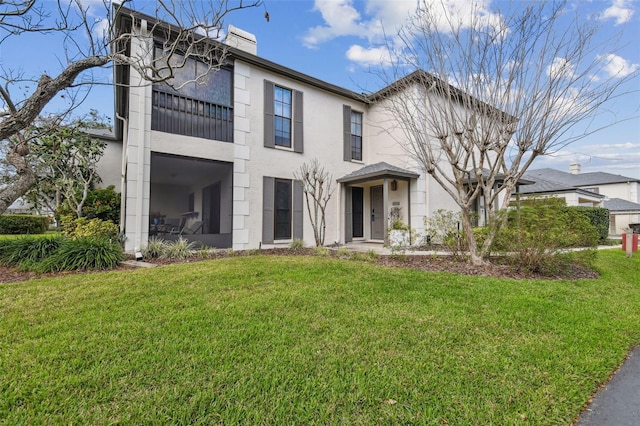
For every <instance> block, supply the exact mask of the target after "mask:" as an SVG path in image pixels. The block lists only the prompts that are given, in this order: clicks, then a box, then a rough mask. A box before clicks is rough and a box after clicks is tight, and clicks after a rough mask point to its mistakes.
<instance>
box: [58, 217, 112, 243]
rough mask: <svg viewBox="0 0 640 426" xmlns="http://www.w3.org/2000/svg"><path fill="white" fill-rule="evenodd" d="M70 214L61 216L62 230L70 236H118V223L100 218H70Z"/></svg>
mask: <svg viewBox="0 0 640 426" xmlns="http://www.w3.org/2000/svg"><path fill="white" fill-rule="evenodd" d="M70 219H71V216H65V217H64V218H63V226H64V229H63V232H64V234H65V235H67V236H69V237H71V238H92V237H95V238H101V237H104V238H111V239H117V238H118V233H119V229H118V225H116V224H115V223H113V222H111V221H105V220H101V219H87V218H86V217H81V218H78V219H74V220H70Z"/></svg>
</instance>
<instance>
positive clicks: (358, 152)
mask: <svg viewBox="0 0 640 426" xmlns="http://www.w3.org/2000/svg"><path fill="white" fill-rule="evenodd" d="M342 119H343V123H342V126H343V132H344V139H343V160H344V161H354V160H355V161H362V113H361V112H358V111H353V110H352V109H351V107H350V106H349V105H343V107H342Z"/></svg>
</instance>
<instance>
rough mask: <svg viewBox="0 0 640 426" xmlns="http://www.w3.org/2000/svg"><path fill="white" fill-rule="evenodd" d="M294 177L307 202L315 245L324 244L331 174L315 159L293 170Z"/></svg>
mask: <svg viewBox="0 0 640 426" xmlns="http://www.w3.org/2000/svg"><path fill="white" fill-rule="evenodd" d="M293 175H294V177H295V178H296V179H298V180H300V181H301V182H302V190H303V191H304V198H305V201H306V204H307V212H308V213H309V219H310V220H311V226H312V227H313V237H314V238H315V242H316V246H317V247H320V246H323V245H324V237H325V230H326V229H325V228H326V210H327V203H329V200H330V199H331V195H332V194H333V189H331V179H332V178H331V175H330V174H329V173H328V172H327V171H326V170H325V169H324V167H322V166H320V163H319V162H318V160H317V159H315V158H314V159H313V160H311V162H310V163H308V164H307V163H304V164H303V165H302V166H300V170H299V171H297V172H295V173H294V174H293Z"/></svg>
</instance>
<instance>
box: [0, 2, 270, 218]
mask: <svg viewBox="0 0 640 426" xmlns="http://www.w3.org/2000/svg"><path fill="white" fill-rule="evenodd" d="M130 3H132V0H123V1H122V2H121V4H115V3H114V4H113V9H112V5H111V2H109V1H107V0H104V10H102V12H101V14H102V15H103V16H104V18H102V17H100V18H102V19H97V18H98V16H97V15H96V12H95V11H94V9H92V8H93V7H95V5H93V4H91V5H87V6H83V2H82V1H80V0H71V1H69V0H57V1H55V2H39V3H38V2H36V1H35V0H13V1H2V2H0V48H2V45H3V44H7V43H12V42H16V43H20V41H21V39H20V37H21V35H23V34H26V33H39V34H57V35H58V36H60V39H61V40H62V42H61V44H62V45H61V46H60V47H61V48H62V49H63V53H64V60H62V63H61V67H60V72H59V74H57V75H56V76H53V75H47V74H42V75H39V76H32V77H26V78H25V77H20V78H16V76H17V75H21V74H23V72H16V71H14V70H12V69H11V68H8V66H7V64H4V67H5V68H3V69H2V70H1V74H0V81H1V82H2V84H1V86H0V144H2V146H0V147H1V148H3V149H2V151H4V152H6V159H5V160H6V163H8V165H9V166H8V168H9V171H10V172H11V173H13V179H9V177H7V176H5V177H6V178H7V179H5V182H8V183H5V184H3V185H0V213H2V212H4V211H5V210H6V209H7V208H8V207H9V205H11V203H13V201H15V200H16V199H17V198H18V197H20V196H21V195H22V194H24V192H25V191H26V190H28V189H29V187H30V185H31V184H32V183H33V171H32V170H31V169H30V167H29V164H28V163H27V162H26V160H25V158H24V157H25V155H26V154H27V153H28V152H29V147H28V139H27V138H25V136H24V135H23V132H24V130H25V129H27V128H28V126H29V125H31V124H32V123H33V122H34V121H35V120H36V119H37V118H38V116H39V115H41V114H42V112H43V110H44V109H45V107H46V106H47V105H48V104H49V103H50V102H51V100H52V99H54V98H55V97H56V96H57V95H59V94H60V93H61V92H63V91H64V92H68V96H66V98H65V99H67V101H68V102H69V106H68V108H67V109H66V110H65V111H62V112H59V113H57V114H56V115H57V116H58V117H61V118H63V117H65V116H67V115H68V114H69V112H70V111H72V110H73V109H74V108H76V107H77V106H78V103H79V102H81V101H82V100H83V99H84V97H85V96H86V94H85V95H83V94H81V93H80V92H77V91H75V92H74V89H75V90H79V89H80V88H82V87H86V86H91V85H93V84H102V83H104V82H103V81H96V80H95V79H94V78H93V77H92V76H91V73H92V71H95V70H100V69H102V68H104V67H108V66H114V65H128V66H130V67H132V68H134V69H135V70H136V71H137V72H138V73H139V74H140V75H141V76H142V77H143V79H145V80H146V82H147V83H149V84H150V83H158V82H166V83H167V84H168V85H170V86H176V87H177V88H180V87H183V86H184V85H186V84H192V83H194V82H195V83H197V82H198V81H200V79H201V78H203V77H204V76H205V75H207V74H208V73H210V72H215V71H216V70H218V69H219V68H220V67H221V66H222V65H224V64H225V61H226V57H227V54H228V50H227V47H226V45H224V44H223V43H221V42H220V41H219V40H217V38H218V37H219V35H220V34H221V31H222V25H223V21H224V18H225V17H226V16H227V15H228V14H229V13H232V12H235V11H239V10H243V9H246V8H250V7H256V6H259V5H260V4H261V0H254V1H249V2H247V1H244V0H237V1H234V2H229V1H228V0H208V1H200V0H189V1H179V2H177V1H173V0H171V1H166V0H160V1H158V2H155V10H154V11H153V14H152V15H149V16H147V15H142V14H139V13H136V12H134V11H132V10H130V9H127V8H126V6H127V5H129V4H130ZM84 4H86V3H84ZM117 17H118V18H122V19H129V21H130V22H131V26H130V27H131V28H130V29H129V30H126V29H125V30H123V29H122V27H118V28H116V26H115V24H116V18H117ZM142 21H146V23H147V28H145V29H144V30H145V31H146V33H147V34H148V35H141V34H138V33H137V32H136V31H137V30H136V29H135V25H139V24H140V23H141V22H142ZM134 24H135V25H134ZM99 28H101V29H103V30H104V31H103V32H102V33H100V34H99V33H97V31H96V30H97V29H99ZM154 36H155V37H158V38H159V39H163V40H166V41H165V42H164V43H163V44H162V46H161V48H160V49H157V50H156V52H155V53H156V55H155V60H154V61H153V62H152V63H149V62H148V61H147V58H145V57H135V56H133V57H132V56H129V55H128V54H127V53H128V51H127V47H128V45H129V44H130V43H131V42H132V40H134V39H136V38H138V37H154ZM211 36H213V37H214V38H215V39H212V38H211ZM147 53H150V52H147ZM191 59H196V60H197V61H199V63H202V64H204V66H202V67H200V68H199V69H198V73H197V75H194V76H193V78H191V79H189V81H179V82H177V81H176V79H175V77H176V70H180V69H182V68H183V67H184V66H185V65H186V64H187V63H188V61H189V60H191ZM16 65H19V64H16ZM26 82H32V83H33V88H32V89H29V88H26V87H25V86H26V85H25V83H26ZM2 172H3V170H1V169H0V173H2ZM4 172H5V173H6V172H7V170H6V169H5V170H4Z"/></svg>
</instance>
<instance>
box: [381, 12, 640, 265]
mask: <svg viewBox="0 0 640 426" xmlns="http://www.w3.org/2000/svg"><path fill="white" fill-rule="evenodd" d="M516 3H517V2H516ZM473 4H474V5H475V6H471V5H470V7H473V8H474V10H473V12H474V13H471V14H464V15H455V14H454V15H452V14H450V13H447V12H451V9H449V5H448V3H446V2H444V1H442V2H440V3H438V2H427V1H424V0H423V1H422V2H421V3H420V7H419V8H418V10H417V12H416V13H415V15H414V16H413V17H412V19H410V20H409V23H408V24H407V25H406V26H405V27H404V28H403V29H402V30H401V31H400V33H399V37H398V39H397V40H401V43H398V44H396V45H395V46H393V47H392V48H391V50H392V51H393V52H395V54H396V56H395V61H394V66H393V67H391V69H392V71H388V72H387V73H386V74H384V79H385V82H389V81H395V83H393V84H392V85H391V86H390V87H388V88H387V89H386V90H385V91H384V92H381V93H378V94H376V96H378V97H379V99H380V102H381V103H382V105H383V108H384V109H385V111H386V114H388V116H389V123H391V122H392V121H395V122H396V124H397V127H396V130H398V134H400V135H401V136H399V137H397V139H398V142H399V143H400V145H402V146H403V147H404V148H405V149H406V151H407V152H408V153H409V154H410V155H411V156H412V157H414V158H415V159H416V160H417V162H418V163H419V164H420V165H421V166H422V167H423V168H424V170H425V172H426V173H428V174H429V175H430V176H432V177H433V179H434V180H435V181H436V182H437V183H438V184H439V185H441V186H442V187H443V188H444V189H445V190H446V191H447V193H448V194H449V195H450V196H451V197H452V198H453V199H454V200H455V202H456V203H457V204H458V206H459V207H460V210H461V217H462V226H463V230H464V233H465V236H466V240H467V242H468V245H469V251H470V260H471V262H472V263H473V264H481V263H483V262H484V261H485V260H484V258H485V257H486V256H487V254H488V252H489V248H490V245H491V244H492V241H493V239H494V236H495V234H496V231H497V230H498V229H499V227H500V225H501V223H502V221H501V220H498V219H497V217H496V211H497V210H498V209H503V208H506V207H507V206H508V203H509V199H510V197H511V195H512V193H514V190H515V189H516V185H517V184H518V181H519V180H520V179H521V178H522V176H523V174H524V173H525V171H526V170H527V168H528V167H529V166H530V165H531V163H532V161H533V160H534V159H535V158H536V157H538V156H540V155H543V154H547V153H551V152H553V151H556V150H558V149H560V148H562V147H564V146H566V145H567V144H570V143H572V142H574V141H576V140H578V139H580V138H582V137H584V136H586V135H587V134H589V133H590V132H593V131H594V129H590V130H589V129H587V130H584V129H583V128H581V127H582V125H583V123H584V121H585V119H588V118H590V117H593V115H594V114H596V113H597V112H598V110H599V109H600V108H601V107H602V106H603V104H604V103H605V102H607V101H609V100H611V99H612V98H614V97H616V96H617V95H618V92H620V89H621V85H622V84H623V83H625V82H627V81H628V80H629V79H631V78H632V77H634V76H635V75H637V71H636V70H633V71H632V73H626V72H624V71H623V70H620V72H618V73H617V74H616V75H610V74H607V73H605V72H604V71H605V68H606V67H610V65H611V64H610V63H609V62H610V58H611V57H608V56H606V55H604V52H609V50H607V49H610V48H614V47H615V40H607V41H606V43H607V44H606V45H602V44H598V43H597V38H596V35H597V34H598V27H597V25H598V22H597V21H595V20H593V21H590V22H583V21H580V20H579V19H577V18H576V17H575V16H572V14H571V12H569V11H568V10H567V9H565V4H564V3H563V2H546V1H537V2H527V3H525V4H522V3H520V4H512V5H511V6H514V7H513V8H512V9H510V10H505V11H500V12H495V13H493V14H490V13H488V12H487V11H481V10H479V9H478V7H479V6H478V3H473ZM398 45H400V46H401V47H398ZM412 70H413V72H411V71H412ZM408 72H411V73H410V74H409V75H408V76H407V73H408ZM400 75H403V76H406V77H404V78H400V79H398V76H400ZM389 123H387V125H389ZM480 201H482V205H483V206H484V208H486V211H487V216H488V225H489V227H490V229H489V233H488V238H486V239H485V241H484V243H483V245H482V246H480V247H479V246H478V245H477V244H476V241H475V239H474V235H473V225H474V210H475V208H476V207H477V206H478V205H479V202H480Z"/></svg>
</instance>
